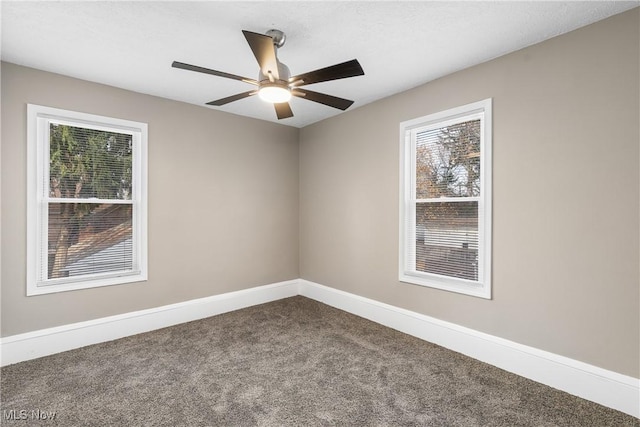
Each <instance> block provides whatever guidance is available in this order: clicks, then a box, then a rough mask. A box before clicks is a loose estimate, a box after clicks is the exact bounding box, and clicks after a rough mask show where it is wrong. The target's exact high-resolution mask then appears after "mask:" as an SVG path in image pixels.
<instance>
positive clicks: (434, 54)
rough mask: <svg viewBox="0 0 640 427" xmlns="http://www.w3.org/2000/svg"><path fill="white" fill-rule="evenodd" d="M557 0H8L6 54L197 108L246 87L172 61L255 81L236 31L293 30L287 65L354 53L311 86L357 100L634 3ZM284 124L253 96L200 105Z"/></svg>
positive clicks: (300, 67) (312, 115)
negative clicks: (335, 72)
mask: <svg viewBox="0 0 640 427" xmlns="http://www.w3.org/2000/svg"><path fill="white" fill-rule="evenodd" d="M638 4H639V3H638V1H637V0H636V1H625V2H617V1H603V2H600V1H587V2H577V1H556V2H536V1H534V2H398V1H394V2H386V1H377V2H360V1H341V2H303V1H298V2H217V1H210V2H204V1H201V2H186V1H184V2H151V1H139V2H119V1H110V2H12V1H2V3H1V6H0V7H1V8H2V9H1V13H2V52H1V53H2V60H3V61H8V62H12V63H15V64H20V65H25V66H29V67H34V68H38V69H41V70H46V71H51V72H55V73H60V74H65V75H69V76H73V77H77V78H80V79H85V80H90V81H94V82H99V83H104V84H108V85H112V86H117V87H120V88H124V89H129V90H132V91H136V92H141V93H146V94H151V95H156V96H160V97H164V98H169V99H174V100H178V101H184V102H188V103H192V104H196V105H200V106H202V105H204V104H205V103H206V102H208V101H211V100H214V99H218V98H223V97H226V96H229V95H233V94H236V93H239V92H244V91H247V90H250V89H251V88H252V86H250V85H248V84H246V83H243V82H240V81H236V80H229V79H224V78H220V77H215V76H210V75H205V74H199V73H194V72H189V71H184V70H179V69H174V68H171V62H172V61H174V60H176V61H181V62H186V63H190V64H195V65H200V66H203V67H207V68H213V69H216V70H219V71H225V72H228V73H232V74H237V75H241V76H246V77H249V78H253V79H255V78H256V77H257V73H258V66H257V64H256V61H255V58H254V57H253V54H252V52H251V50H250V49H249V46H248V45H247V43H246V41H245V39H244V37H243V35H242V32H241V30H250V31H254V32H258V33H264V32H266V31H267V30H269V29H270V28H277V29H280V30H282V31H284V32H285V33H286V35H287V41H286V44H285V46H284V47H283V48H282V49H280V50H279V52H278V55H279V58H280V60H281V61H282V62H284V63H285V64H287V65H288V66H289V68H290V69H291V72H292V74H301V73H303V72H306V71H311V70H314V69H317V68H322V67H325V66H329V65H333V64H336V63H339V62H344V61H347V60H350V59H353V58H357V59H358V60H359V61H360V63H361V64H362V67H363V68H364V71H365V76H361V77H354V78H349V79H343V80H339V81H333V82H325V83H318V84H315V85H310V86H308V88H309V89H311V90H314V91H318V92H325V93H329V94H331V95H336V96H339V97H343V98H348V99H353V100H355V104H354V105H353V106H352V107H351V109H354V108H357V107H360V106H362V105H365V104H367V103H370V102H372V101H375V100H377V99H380V98H384V97H386V96H389V95H392V94H394V93H398V92H402V91H404V90H407V89H410V88H412V87H415V86H418V85H421V84H423V83H426V82H428V81H430V80H433V79H436V78H438V77H441V76H444V75H446V74H450V73H452V72H455V71H457V70H461V69H464V68H467V67H470V66H472V65H475V64H478V63H481V62H485V61H487V60H490V59H492V58H495V57H498V56H501V55H504V54H506V53H508V52H512V51H515V50H518V49H521V48H523V47H525V46H529V45H532V44H535V43H538V42H540V41H543V40H546V39H548V38H551V37H554V36H556V35H559V34H562V33H565V32H568V31H571V30H573V29H576V28H579V27H581V26H584V25H587V24H590V23H593V22H596V21H599V20H601V19H604V18H606V17H608V16H611V15H614V14H617V13H620V12H623V11H625V10H628V9H631V8H633V7H636V6H638ZM291 107H292V109H293V112H294V114H295V116H294V117H292V118H289V119H284V120H280V121H279V122H280V123H282V124H286V125H289V126H295V127H303V126H306V125H308V124H311V123H314V122H317V121H319V120H322V119H325V118H327V117H331V116H333V115H336V114H339V113H340V111H339V110H335V109H333V108H330V107H327V106H324V105H320V104H316V103H314V102H310V101H306V100H303V99H297V98H294V99H293V100H292V101H291ZM205 108H212V109H217V110H222V111H226V112H229V113H234V114H240V115H243V116H248V117H255V118H258V119H262V120H269V121H274V122H278V120H277V119H276V117H275V112H274V110H273V107H272V106H270V105H268V104H265V103H264V102H263V101H261V100H260V99H259V98H258V97H250V98H246V99H243V100H241V101H237V102H234V103H231V104H228V105H226V106H225V107H205Z"/></svg>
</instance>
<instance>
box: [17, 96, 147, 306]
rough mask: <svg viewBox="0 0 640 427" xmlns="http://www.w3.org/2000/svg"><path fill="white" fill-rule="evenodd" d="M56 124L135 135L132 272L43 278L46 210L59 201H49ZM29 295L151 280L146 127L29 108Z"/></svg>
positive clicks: (46, 108) (45, 260)
mask: <svg viewBox="0 0 640 427" xmlns="http://www.w3.org/2000/svg"><path fill="white" fill-rule="evenodd" d="M52 122H53V123H58V124H64V125H70V126H76V127H82V128H87V129H97V130H104V131H109V132H117V133H126V134H129V135H131V136H132V141H133V144H132V150H133V152H132V154H133V156H132V159H133V165H132V168H133V176H132V199H131V201H126V203H127V204H131V205H132V206H133V218H132V229H133V236H132V240H133V265H134V268H133V270H132V271H131V272H126V273H113V274H108V273H104V274H95V275H89V274H87V275H82V276H75V277H68V278H56V279H44V280H40V279H39V278H40V277H46V274H44V275H41V274H40V272H41V271H43V270H42V269H45V270H44V271H47V270H46V269H47V263H48V260H47V259H46V258H47V257H46V256H43V255H42V254H46V251H43V250H42V247H41V245H47V241H48V206H49V203H55V202H56V200H57V201H59V200H60V199H54V198H50V197H49V194H48V191H49V182H48V176H49V124H50V123H52ZM90 200H91V203H109V204H114V203H122V201H118V200H110V199H109V200H103V199H90ZM26 276H27V296H32V295H41V294H49V293H54V292H64V291H72V290H77V289H87V288H94V287H99V286H111V285H119V284H124V283H132V282H140V281H146V280H147V124H146V123H141V122H135V121H131V120H123V119H116V118H111V117H105V116H98V115H94V114H87V113H81V112H76V111H69V110H62V109H59V108H52V107H45V106H42V105H34V104H27V275H26Z"/></svg>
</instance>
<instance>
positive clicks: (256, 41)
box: [242, 30, 280, 80]
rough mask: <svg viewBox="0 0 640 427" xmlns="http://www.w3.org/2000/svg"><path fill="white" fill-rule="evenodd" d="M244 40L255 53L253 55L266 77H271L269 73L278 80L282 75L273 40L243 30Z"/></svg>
mask: <svg viewBox="0 0 640 427" xmlns="http://www.w3.org/2000/svg"><path fill="white" fill-rule="evenodd" d="M242 34H244V38H245V39H247V43H249V47H250V48H251V50H252V51H253V55H254V56H255V57H256V60H257V61H258V65H260V70H261V71H262V74H264V75H265V76H268V75H269V71H271V74H272V75H273V77H274V78H275V79H276V80H278V79H279V78H280V74H279V73H278V60H277V58H276V47H275V46H274V44H273V39H272V38H271V37H269V36H265V35H264V34H258V33H253V32H251V31H246V30H242Z"/></svg>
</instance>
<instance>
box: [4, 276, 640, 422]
mask: <svg viewBox="0 0 640 427" xmlns="http://www.w3.org/2000/svg"><path fill="white" fill-rule="evenodd" d="M295 295H302V296H305V297H307V298H311V299H314V300H316V301H319V302H322V303H324V304H327V305H330V306H332V307H336V308H338V309H340V310H344V311H346V312H349V313H352V314H355V315H357V316H360V317H364V318H365V319H369V320H371V321H374V322H376V323H379V324H381V325H384V326H388V327H390V328H393V329H396V330H398V331H401V332H404V333H406V334H409V335H413V336H415V337H417V338H420V339H423V340H426V341H429V342H432V343H434V344H438V345H441V346H443V347H446V348H449V349H451V350H454V351H457V352H459V353H462V354H465V355H467V356H470V357H473V358H474V359H478V360H481V361H483V362H486V363H489V364H491V365H494V366H497V367H498V368H501V369H504V370H506V371H509V372H513V373H515V374H518V375H520V376H523V377H525V378H529V379H531V380H534V381H537V382H540V383H542V384H546V385H549V386H551V387H554V388H557V389H559V390H563V391H566V392H567V393H571V394H573V395H576V396H579V397H582V398H584V399H587V400H591V401H593V402H596V403H599V404H601V405H604V406H608V407H610V408H613V409H617V410H619V411H622V412H625V413H627V414H630V415H633V416H635V417H638V418H640V380H639V379H637V378H633V377H629V376H626V375H622V374H619V373H616V372H612V371H609V370H606V369H602V368H599V367H597V366H593V365H589V364H587V363H583V362H580V361H577V360H573V359H569V358H567V357H564V356H559V355H557V354H553V353H549V352H547V351H543V350H539V349H536V348H533V347H529V346H526V345H522V344H518V343H515V342H513V341H509V340H505V339H502V338H499V337H496V336H493V335H489V334H485V333H482V332H478V331H476V330H473V329H469V328H465V327H462V326H459V325H456V324H453V323H449V322H445V321H442V320H439V319H435V318H432V317H429V316H425V315H422V314H419V313H415V312H412V311H409V310H405V309H402V308H398V307H394V306H392V305H389V304H384V303H381V302H378V301H375V300H372V299H368V298H364V297H361V296H358V295H354V294H351V293H348V292H344V291H340V290H336V289H333V288H329V287H326V286H322V285H320V284H317V283H313V282H310V281H307V280H302V279H296V280H289V281H286V282H280V283H274V284H271V285H265V286H258V287H255V288H250V289H245V290H242V291H236V292H229V293H226V294H221V295H215V296H211V297H206V298H200V299H196V300H191V301H185V302H181V303H177V304H171V305H166V306H162V307H156V308H152V309H148V310H140V311H135V312H132V313H125V314H121V315H116V316H109V317H104V318H101V319H96V320H90V321H86V322H79V323H73V324H70V325H63V326H59V327H55V328H48V329H42V330H38V331H34V332H28V333H24V334H19V335H13V336H9V337H5V338H2V339H0V366H6V365H11V364H13V363H18V362H22V361H25V360H31V359H35V358H38V357H42V356H48V355H50V354H55V353H60V352H63V351H67V350H72V349H75V348H79V347H84V346H87V345H91V344H97V343H100V342H105V341H111V340H115V339H118V338H123V337H126V336H130V335H135V334H139V333H143V332H149V331H152V330H156V329H160V328H165V327H168V326H173V325H177V324H180V323H184V322H190V321H192V320H198V319H202V318H206V317H210V316H214V315H216V314H222V313H227V312H229V311H233V310H239V309H241V308H245V307H250V306H253V305H257V304H263V303H267V302H271V301H276V300H279V299H282V298H287V297H292V296H295Z"/></svg>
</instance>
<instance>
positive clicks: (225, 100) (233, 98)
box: [207, 90, 258, 107]
mask: <svg viewBox="0 0 640 427" xmlns="http://www.w3.org/2000/svg"><path fill="white" fill-rule="evenodd" d="M256 93H258V91H256V90H250V91H248V92H242V93H238V94H236V95H231V96H227V97H226V98H221V99H217V100H215V101H211V102H207V105H215V106H216V107H220V106H222V105H225V104H228V103H230V102H233V101H238V100H240V99H244V98H248V97H250V96H251V95H255V94H256Z"/></svg>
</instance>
